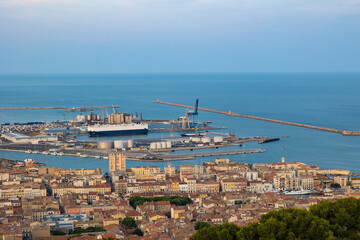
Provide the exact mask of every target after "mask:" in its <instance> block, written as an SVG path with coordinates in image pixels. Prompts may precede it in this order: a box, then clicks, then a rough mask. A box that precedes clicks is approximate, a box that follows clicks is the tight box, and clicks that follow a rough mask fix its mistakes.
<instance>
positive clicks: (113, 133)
mask: <svg viewBox="0 0 360 240" xmlns="http://www.w3.org/2000/svg"><path fill="white" fill-rule="evenodd" d="M146 134H148V129H131V130H110V131H89V135H90V137H97V136H122V135H146Z"/></svg>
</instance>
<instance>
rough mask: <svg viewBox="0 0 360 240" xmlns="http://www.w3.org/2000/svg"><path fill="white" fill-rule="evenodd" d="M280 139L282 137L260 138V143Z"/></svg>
mask: <svg viewBox="0 0 360 240" xmlns="http://www.w3.org/2000/svg"><path fill="white" fill-rule="evenodd" d="M279 140H280V138H265V139H261V140H259V144H261V143H268V142H274V141H279Z"/></svg>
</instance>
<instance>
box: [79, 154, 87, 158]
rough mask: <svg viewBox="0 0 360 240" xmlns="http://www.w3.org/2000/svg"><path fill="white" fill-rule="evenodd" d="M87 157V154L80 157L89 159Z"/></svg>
mask: <svg viewBox="0 0 360 240" xmlns="http://www.w3.org/2000/svg"><path fill="white" fill-rule="evenodd" d="M87 156H88V155H86V154H81V155H80V157H82V158H87Z"/></svg>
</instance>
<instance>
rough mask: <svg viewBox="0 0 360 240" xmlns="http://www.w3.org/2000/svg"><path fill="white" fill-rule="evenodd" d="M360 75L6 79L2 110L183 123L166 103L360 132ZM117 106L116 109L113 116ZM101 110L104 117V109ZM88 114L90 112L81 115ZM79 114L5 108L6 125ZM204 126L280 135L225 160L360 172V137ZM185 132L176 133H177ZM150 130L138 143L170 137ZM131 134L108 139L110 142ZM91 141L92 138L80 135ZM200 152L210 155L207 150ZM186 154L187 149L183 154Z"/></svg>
mask: <svg viewBox="0 0 360 240" xmlns="http://www.w3.org/2000/svg"><path fill="white" fill-rule="evenodd" d="M359 93H360V73H262V74H256V73H248V74H245V73H241V74H240V73H227V74H224V73H212V74H200V73H196V74H190V73H189V74H165V73H164V74H91V75H90V74H89V75H86V74H76V75H75V74H74V75H55V74H53V75H45V74H43V75H0V107H1V108H5V107H14V108H16V107H57V106H68V107H73V106H79V107H86V106H111V105H118V106H120V108H119V109H118V111H120V112H127V113H131V114H134V115H135V114H136V113H137V114H138V115H140V114H142V116H143V118H144V119H177V118H179V117H180V116H184V115H185V112H186V109H184V108H179V107H174V106H167V105H162V104H156V103H154V101H156V100H161V101H166V102H172V103H180V104H185V105H194V103H195V100H196V98H199V99H200V101H199V106H200V107H204V108H212V109H217V110H223V111H229V110H231V112H236V113H241V114H246V115H253V116H259V117H265V118H272V119H277V120H284V121H290V122H296V123H304V124H310V125H315V126H322V127H328V128H336V129H341V130H343V129H346V130H353V131H359V130H360V124H359V123H360V94H359ZM112 111H113V110H112V109H108V112H109V114H110V113H111V112H112ZM95 112H98V113H101V112H102V111H101V110H97V111H95ZM76 114H84V113H80V112H78V113H76ZM72 119H73V116H72V112H70V111H59V110H21V111H20V110H19V111H5V110H3V111H0V122H1V123H2V124H4V123H15V122H20V123H21V122H35V121H47V122H51V121H57V120H60V121H63V120H72ZM198 120H199V121H211V125H212V126H217V127H226V129H219V130H216V131H217V132H218V133H223V134H224V133H228V132H229V131H230V132H231V133H232V134H235V135H236V136H237V137H253V136H266V137H279V138H280V141H276V142H270V143H266V144H257V143H246V144H244V145H243V146H241V147H240V146H232V147H226V148H221V149H218V150H235V149H252V148H261V149H264V150H266V152H264V153H257V154H246V155H229V156H224V157H226V158H230V159H231V160H232V161H236V162H244V163H268V162H280V161H281V157H282V156H285V159H286V161H289V162H290V161H291V162H292V161H301V162H304V163H306V164H311V165H312V164H315V165H318V166H319V167H320V168H323V169H327V168H335V169H349V170H351V172H356V173H360V136H342V135H341V134H336V133H331V132H324V131H319V130H314V129H306V128H300V127H295V126H288V125H282V124H277V123H271V122H264V121H259V120H252V119H246V118H240V117H233V116H226V115H221V114H216V113H209V112H203V111H200V112H199V116H198ZM178 134H179V133H174V135H175V136H177V135H178ZM169 135H170V133H168V132H167V133H150V134H148V135H145V136H131V138H133V139H137V138H165V137H169ZM128 138H129V137H119V136H117V137H107V138H104V139H106V140H108V139H111V140H118V139H128ZM79 139H81V140H88V139H89V138H88V137H87V136H83V137H79ZM199 151H209V149H207V150H199ZM178 153H181V152H178ZM0 158H9V159H14V160H24V159H26V158H33V159H35V160H36V161H38V162H43V163H45V164H46V165H47V166H53V167H57V168H72V169H77V168H102V169H103V171H104V172H108V160H105V159H96V158H80V157H73V156H49V155H39V154H38V155H35V154H26V153H20V152H9V151H0ZM214 158H215V157H199V158H197V159H195V160H184V161H173V162H171V163H169V162H141V161H127V167H128V168H130V167H135V166H149V165H159V166H161V167H163V166H166V165H168V164H172V165H174V166H176V167H178V166H179V165H183V164H193V165H195V164H202V163H203V162H205V161H211V160H214Z"/></svg>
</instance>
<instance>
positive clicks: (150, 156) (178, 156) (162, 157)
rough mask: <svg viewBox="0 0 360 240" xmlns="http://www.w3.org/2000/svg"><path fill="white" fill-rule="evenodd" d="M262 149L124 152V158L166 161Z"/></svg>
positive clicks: (254, 151) (247, 152)
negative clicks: (138, 153) (139, 153)
mask: <svg viewBox="0 0 360 240" xmlns="http://www.w3.org/2000/svg"><path fill="white" fill-rule="evenodd" d="M263 152H265V150H264V149H245V150H230V151H212V152H194V153H182V154H155V153H154V154H152V153H151V152H148V153H147V154H143V155H133V154H134V153H132V154H131V153H128V152H127V153H126V160H130V161H146V162H167V161H180V160H193V159H195V158H197V157H210V156H225V155H238V154H251V153H263Z"/></svg>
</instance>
